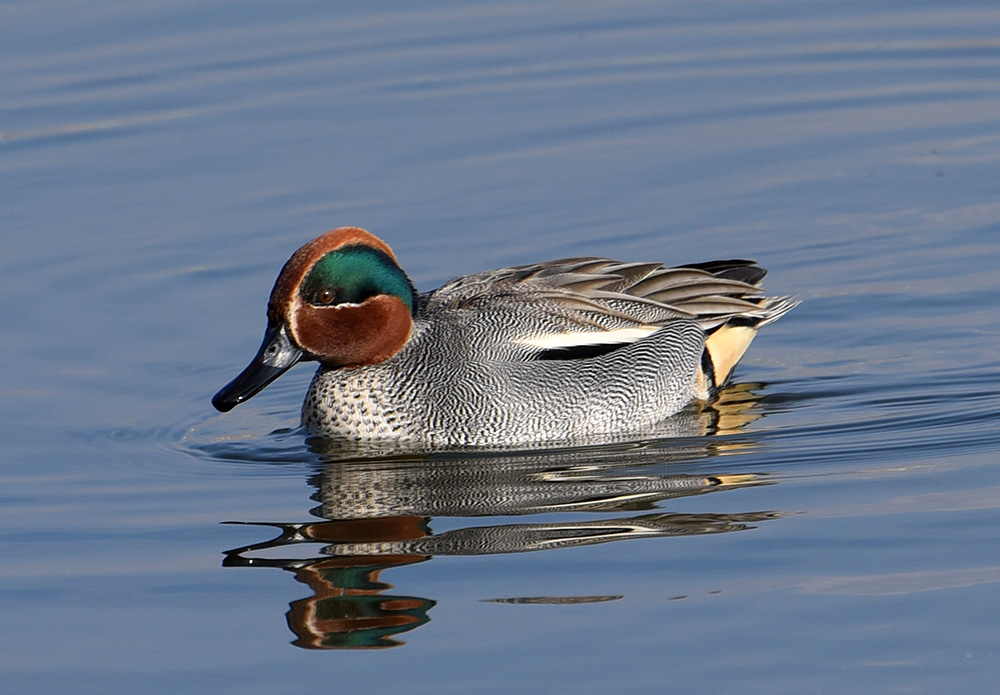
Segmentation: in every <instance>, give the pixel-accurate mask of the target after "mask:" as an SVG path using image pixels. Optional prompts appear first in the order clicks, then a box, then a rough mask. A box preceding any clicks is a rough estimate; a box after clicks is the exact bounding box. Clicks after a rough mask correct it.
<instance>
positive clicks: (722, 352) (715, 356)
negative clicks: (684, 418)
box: [684, 260, 799, 400]
mask: <svg viewBox="0 0 1000 695" xmlns="http://www.w3.org/2000/svg"><path fill="white" fill-rule="evenodd" d="M687 267H692V268H697V269H698V270H703V271H707V272H709V273H711V274H712V275H714V276H715V277H717V278H724V279H727V280H737V281H739V282H743V283H746V284H747V285H753V286H754V287H760V281H761V280H762V279H763V278H764V275H766V274H767V271H766V270H764V269H763V268H761V267H759V266H757V265H756V264H754V263H753V262H752V261H743V260H736V261H712V262H711V263H701V264H697V265H692V266H687ZM699 299H700V300H701V301H702V302H705V300H706V299H708V298H705V297H701V298H699ZM712 299H715V300H721V301H722V302H723V303H722V304H720V306H719V308H708V306H709V305H710V304H711V302H710V301H709V302H705V304H704V305H703V306H705V307H706V308H707V310H702V311H698V312H697V314H698V319H699V322H700V323H701V324H702V328H704V329H705V333H706V335H707V338H706V339H705V349H704V350H703V352H702V356H701V367H700V369H699V372H698V382H697V383H698V391H699V394H698V395H699V397H700V398H703V399H706V400H707V399H710V398H713V397H714V396H715V395H716V394H717V393H718V391H719V389H721V388H722V387H723V386H724V385H725V384H726V382H727V381H729V378H730V377H731V376H732V374H733V369H735V368H736V364H737V363H738V362H739V361H740V358H741V357H743V353H745V352H746V350H747V348H748V347H749V346H750V342H751V341H752V340H753V338H754V336H755V335H757V331H758V330H760V328H761V327H763V326H766V325H767V324H769V323H773V322H774V321H777V320H778V319H779V318H781V317H782V316H784V315H785V314H787V313H788V312H789V311H791V310H792V309H794V308H795V307H796V306H797V305H798V304H799V300H798V299H796V298H795V297H766V296H764V295H763V294H756V295H755V294H752V293H742V294H735V293H734V294H731V295H729V296H726V295H722V297H719V296H716V297H713V298H712ZM734 300H737V301H739V302H740V303H742V304H743V307H742V308H741V309H740V310H737V311H733V308H734V307H733V306H732V304H733V303H734ZM726 303H728V304H729V306H728V307H727V306H726ZM684 308H688V307H684ZM726 308H728V311H726V310H725V309H726Z"/></svg>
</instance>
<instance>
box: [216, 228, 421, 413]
mask: <svg viewBox="0 0 1000 695" xmlns="http://www.w3.org/2000/svg"><path fill="white" fill-rule="evenodd" d="M415 306H416V291H415V290H414V288H413V284H412V283H411V282H410V280H409V278H407V277H406V274H405V273H404V272H403V271H402V270H401V269H400V267H399V265H398V264H397V263H396V257H395V256H394V255H393V253H392V249H390V248H389V246H388V245H387V244H386V243H385V242H383V241H382V240H381V239H379V238H377V237H376V236H374V235H373V234H370V233H368V232H366V231H365V230H363V229H358V228H357V227H341V228H340V229H334V230H333V231H331V232H327V233H326V234H323V235H322V236H320V237H317V238H316V239H313V240H312V241H310V242H309V243H308V244H306V245H305V246H303V247H302V248H300V249H299V250H298V251H296V252H295V253H294V254H292V257H291V258H289V259H288V262H287V263H285V267H284V268H282V269H281V273H280V274H279V275H278V279H277V280H276V281H275V283H274V289H272V290H271V299H270V301H268V304H267V331H266V332H265V333H264V342H263V343H262V344H261V346H260V350H258V351H257V355H256V357H254V358H253V361H252V362H251V363H250V364H249V365H248V366H247V368H246V369H244V370H243V372H242V373H240V375H239V376H238V377H236V378H235V379H233V380H232V381H231V382H229V383H228V384H227V385H226V386H225V387H223V389H222V390H221V391H219V392H218V393H217V394H215V397H214V398H212V405H214V406H215V407H216V408H217V409H218V410H221V411H223V412H225V411H227V410H231V409H232V408H233V407H234V406H236V405H238V404H239V403H242V402H243V401H245V400H248V399H250V398H252V397H253V396H254V395H256V394H257V393H259V392H260V391H261V390H262V389H263V388H264V387H265V386H267V385H268V384H270V383H271V382H272V381H274V380H275V379H277V378H278V377H279V376H281V375H282V374H283V373H284V372H285V371H287V370H288V369H289V368H291V367H292V365H294V364H295V363H296V362H298V361H299V360H318V361H319V362H321V363H323V364H324V365H328V366H331V367H357V366H361V365H365V364H376V363H378V362H382V361H383V360H386V359H388V358H389V357H392V356H393V355H394V354H396V353H397V352H399V350H400V349H402V347H403V346H404V345H405V344H406V341H407V340H409V338H410V332H411V330H412V329H413V311H414V307H415Z"/></svg>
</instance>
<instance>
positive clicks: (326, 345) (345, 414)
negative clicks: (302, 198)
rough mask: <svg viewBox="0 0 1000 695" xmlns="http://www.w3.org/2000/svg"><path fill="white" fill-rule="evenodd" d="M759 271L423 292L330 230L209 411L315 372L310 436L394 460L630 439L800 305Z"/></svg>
mask: <svg viewBox="0 0 1000 695" xmlns="http://www.w3.org/2000/svg"><path fill="white" fill-rule="evenodd" d="M766 273H767V271H766V270H764V269H763V268H761V267H760V266H758V265H757V263H756V262H754V261H749V260H719V261H710V262H707V263H694V264H689V265H680V266H676V267H667V266H665V265H664V264H662V263H657V262H621V261H615V260H611V259H608V258H597V257H579V258H564V259H560V260H552V261H545V262H541V263H533V264H529V265H518V266H513V267H508V268H500V269H497V270H491V271H487V272H482V273H477V274H473V275H465V276H462V277H458V278H455V279H454V280H451V281H450V282H447V283H446V284H444V285H443V286H441V287H440V288H438V289H436V290H432V291H429V292H418V291H417V290H416V288H415V287H414V284H413V283H412V282H411V280H410V279H409V277H408V276H407V274H406V273H405V272H404V271H403V269H402V268H401V267H400V264H399V262H398V261H397V259H396V256H395V254H394V253H393V251H392V249H391V248H390V247H389V245H388V244H386V243H385V242H384V241H382V240H381V239H379V238H378V237H376V236H375V235H374V234H372V233H370V232H368V231H366V230H364V229H361V228H358V227H341V228H338V229H334V230H332V231H329V232H326V233H325V234H322V235H321V236H319V237H317V238H315V239H313V240H312V241H310V242H308V243H307V244H305V245H304V246H302V247H301V248H299V249H298V250H297V251H296V252H295V253H294V254H292V256H291V258H289V260H288V262H286V263H285V265H284V267H283V268H282V269H281V272H280V273H279V274H278V278H277V280H276V281H275V283H274V287H273V289H272V291H271V295H270V299H269V301H268V304H267V328H266V330H265V333H264V339H263V342H262V343H261V345H260V348H259V350H258V351H257V354H256V355H255V357H254V358H253V360H252V361H251V362H250V364H249V365H248V366H247V367H246V369H244V370H243V371H242V372H241V373H240V374H239V375H238V376H237V377H236V378H235V379H233V380H232V381H231V382H229V383H228V384H227V385H226V386H224V387H223V388H222V389H221V390H220V391H219V392H218V393H216V394H215V396H214V397H213V399H212V404H213V405H214V406H215V408H216V409H217V410H219V411H221V412H226V411H229V410H231V409H232V408H233V407H235V406H236V405H237V404H239V403H242V402H243V401H246V400H248V399H250V398H252V397H253V396H254V395H256V394H257V393H259V392H260V391H261V390H263V389H264V388H265V387H266V386H267V385H268V384H270V383H271V382H273V381H274V380H275V379H277V378H278V377H279V376H281V375H282V374H283V373H285V372H286V371H288V370H289V369H290V368H291V367H293V366H294V365H295V364H297V363H298V362H300V361H316V362H318V363H319V367H318V369H317V371H316V373H315V375H314V377H313V379H312V382H311V383H310V385H309V389H308V392H307V394H306V397H305V400H304V402H303V405H302V413H301V423H302V425H303V427H304V428H305V429H306V430H307V431H308V432H309V433H310V434H311V435H314V436H316V437H321V438H328V439H332V440H337V441H341V442H347V443H351V444H357V445H358V446H364V445H365V444H370V445H375V444H377V445H380V446H386V445H388V446H390V447H397V448H399V449H400V450H408V449H418V450H437V449H449V448H470V447H471V448H508V447H519V446H520V447H523V446H534V445H540V444H559V443H573V442H580V441H587V440H588V439H592V438H595V437H596V438H600V437H602V436H604V437H606V436H613V437H621V436H626V435H627V436H639V437H641V436H642V434H643V432H645V431H650V430H651V429H653V428H655V426H656V425H657V424H658V423H661V422H663V421H665V420H668V419H669V418H670V417H671V416H674V415H676V414H678V413H679V412H680V411H682V410H684V409H685V408H688V407H689V406H691V405H692V404H697V403H699V402H710V401H711V400H712V399H713V398H715V397H716V395H717V394H718V393H719V390H720V389H721V388H722V387H723V386H724V385H725V384H726V383H727V382H728V381H729V379H730V377H731V376H732V374H733V370H734V368H735V367H736V364H737V362H738V361H739V360H740V358H741V357H742V356H743V354H744V353H745V351H746V350H747V348H748V347H749V345H750V342H751V340H753V338H754V336H755V335H756V333H757V331H758V330H759V329H760V328H762V327H764V326H766V325H768V324H769V323H772V322H774V321H776V320H777V319H779V318H781V317H782V316H784V315H785V314H786V313H787V312H789V311H790V310H791V309H792V308H794V307H795V306H796V305H797V304H798V303H799V302H798V300H797V299H796V298H794V297H791V296H774V297H769V296H766V295H765V294H764V293H763V291H762V289H761V287H760V281H761V280H762V279H763V277H764V276H765V275H766Z"/></svg>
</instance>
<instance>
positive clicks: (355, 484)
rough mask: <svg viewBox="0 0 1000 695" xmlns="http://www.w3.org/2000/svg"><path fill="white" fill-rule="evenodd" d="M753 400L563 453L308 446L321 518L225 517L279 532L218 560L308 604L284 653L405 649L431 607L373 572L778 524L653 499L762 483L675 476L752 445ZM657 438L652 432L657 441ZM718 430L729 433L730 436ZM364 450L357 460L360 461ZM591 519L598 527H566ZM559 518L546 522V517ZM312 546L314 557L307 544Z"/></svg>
mask: <svg viewBox="0 0 1000 695" xmlns="http://www.w3.org/2000/svg"><path fill="white" fill-rule="evenodd" d="M757 401H758V397H757V396H756V395H755V394H754V392H753V390H752V389H751V388H750V387H748V386H747V385H739V386H734V387H732V388H730V389H728V390H727V391H726V392H724V394H723V396H722V398H720V400H719V401H718V402H717V403H715V404H713V405H712V406H711V407H708V408H705V409H703V410H700V411H689V412H686V413H684V414H682V415H680V416H679V417H675V418H672V419H671V421H670V422H669V423H665V429H664V430H663V432H669V435H666V434H664V435H663V436H662V437H660V438H657V439H653V440H647V441H644V442H632V443H628V444H625V443H618V444H611V445H607V444H605V445H601V446H589V447H578V448H574V449H562V450H541V451H517V452H513V451H510V452H494V453H474V452H468V453H462V452H451V453H441V454H431V455H422V456H396V457H394V458H384V457H383V458H358V457H356V456H355V457H353V458H345V457H344V451H343V449H342V448H340V447H338V446H337V445H336V444H334V443H331V442H324V441H322V440H319V441H311V442H310V446H311V448H312V449H313V451H314V452H315V453H316V454H317V455H319V456H320V457H321V458H322V459H323V463H322V464H321V465H320V466H319V469H318V471H317V472H315V473H314V474H313V475H312V477H311V478H310V480H309V482H310V485H311V486H312V487H313V488H314V489H315V492H314V494H313V495H312V496H311V499H312V500H313V501H314V502H318V503H319V504H318V506H315V507H314V508H313V509H311V510H310V513H311V514H312V515H313V516H314V517H317V518H319V519H322V521H314V522H306V523H297V522H245V521H240V522H228V523H237V524H244V525H254V526H263V527H268V528H273V529H277V531H278V535H277V536H276V537H273V538H271V539H270V540H266V541H263V542H259V543H253V544H250V545H246V546H243V547H240V548H234V549H231V550H227V551H225V552H224V555H225V560H224V562H223V564H224V566H226V567H277V568H281V569H284V570H287V571H290V572H292V573H294V575H295V578H296V579H297V580H298V581H299V582H301V583H303V584H305V585H306V586H308V587H309V588H310V589H311V590H312V592H313V593H312V595H310V596H308V597H306V598H303V599H299V600H297V601H294V602H293V603H292V604H291V607H290V610H289V611H288V613H287V620H288V625H289V628H290V629H291V630H292V632H293V633H294V634H295V635H296V637H297V639H296V640H295V641H294V642H293V643H294V644H295V645H297V646H299V647H303V648H309V649H345V648H347V649H362V648H381V647H392V646H398V645H400V644H402V642H400V641H399V639H398V637H399V635H400V634H401V633H404V632H407V631H409V630H413V629H415V628H417V627H419V626H421V625H423V624H424V623H426V622H427V621H428V620H429V619H430V618H429V615H428V614H429V611H430V609H431V608H433V607H434V606H435V605H436V601H435V600H433V599H431V598H424V597H418V596H409V595H404V594H399V593H390V592H392V591H393V588H394V587H393V586H392V585H391V584H387V583H385V582H384V581H382V580H381V578H380V577H381V573H382V572H383V571H384V570H387V569H390V568H394V567H401V566H406V565H411V564H416V563H421V562H426V561H429V560H431V559H432V558H434V557H435V556H474V555H489V554H502V553H526V552H534V551H541V550H553V549H557V548H569V547H576V546H584V545H592V544H598V543H608V542H611V541H622V540H635V539H643V538H664V537H671V536H695V535H704V534H718V533H729V532H732V531H743V530H748V529H752V528H754V527H755V526H754V525H755V524H757V523H759V522H762V521H766V520H770V519H774V518H777V517H778V516H780V514H779V513H777V512H774V511H766V510H765V511H750V512H737V513H704V514H698V513H672V512H664V511H659V507H660V505H661V503H663V502H665V501H668V500H675V499H678V498H682V497H691V496H696V495H704V494H708V493H714V492H720V491H726V490H735V489H739V488H743V487H747V486H753V485H761V484H765V483H767V480H766V479H765V478H764V477H763V476H761V475H758V474H749V473H747V474H711V473H708V474H706V473H705V472H704V471H703V468H704V467H703V465H699V471H698V472H697V473H681V472H678V468H679V467H680V466H682V465H683V464H684V463H688V464H690V463H693V462H699V461H703V460H705V459H709V458H712V457H716V456H720V455H723V454H726V453H734V452H737V451H743V450H746V449H750V448H753V447H754V446H755V444H754V442H753V441H752V440H750V439H749V438H748V437H747V436H746V435H738V436H736V435H737V433H738V432H739V431H740V430H741V428H742V427H743V426H744V425H746V424H747V423H749V422H752V421H753V420H755V419H756V418H757V417H759V416H760V415H759V413H758V412H757V409H756V405H757ZM660 434H662V433H660ZM727 435H728V436H727ZM366 453H368V452H366ZM579 512H600V513H604V514H608V515H610V517H609V518H600V519H597V520H594V519H587V520H575V519H574V520H569V521H567V520H565V517H564V516H563V515H567V514H569V515H572V514H574V513H579ZM557 514H558V515H560V516H558V517H555V515H557ZM529 515H549V517H548V518H546V520H545V521H540V522H528V523H511V522H509V521H506V520H505V523H485V524H482V523H475V524H469V525H465V526H462V527H460V528H454V529H451V530H448V531H444V532H442V533H437V534H436V533H434V532H433V531H432V530H431V524H432V521H433V519H434V518H435V517H437V518H444V517H450V518H476V519H477V520H481V519H483V518H489V517H518V516H529ZM317 544H318V545H320V546H321V547H320V548H319V550H316V547H315V546H316V545H317ZM618 598H621V597H619V596H533V597H505V598H490V599H486V600H489V601H496V602H508V603H559V604H570V603H592V602H599V601H609V600H616V599H618Z"/></svg>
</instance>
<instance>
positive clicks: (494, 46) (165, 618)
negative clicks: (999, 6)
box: [0, 1, 1000, 693]
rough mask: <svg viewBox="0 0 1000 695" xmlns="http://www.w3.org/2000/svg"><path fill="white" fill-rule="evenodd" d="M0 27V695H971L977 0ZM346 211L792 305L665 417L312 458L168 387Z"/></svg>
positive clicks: (177, 386)
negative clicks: (738, 283)
mask: <svg viewBox="0 0 1000 695" xmlns="http://www.w3.org/2000/svg"><path fill="white" fill-rule="evenodd" d="M0 13H2V17H3V21H2V22H0V45H2V46H3V47H4V48H3V55H4V60H3V61H2V63H0V96H2V99H0V132H2V134H0V181H2V185H0V210H2V213H0V214H2V236H0V238H2V241H3V243H2V249H3V254H2V256H0V269H2V272H0V278H2V279H0V285H2V292H0V317H2V319H3V326H4V330H3V331H2V332H0V341H2V342H0V355H2V358H0V360H2V373H3V375H4V376H3V378H2V380H0V393H2V395H3V397H2V399H0V442H2V464H0V518H2V522H0V524H2V525H0V529H2V531H0V548H2V556H3V558H4V561H3V563H2V567H0V611H2V616H3V624H4V629H3V631H2V634H0V669H2V672H3V673H4V682H5V684H8V686H7V687H9V688H11V691H12V692H19V693H20V692H23V693H33V692H48V691H51V690H53V689H55V688H72V689H73V690H74V691H75V692H79V693H89V692H95V693H96V692H100V693H106V692H126V691H127V692H130V693H144V692H163V691H174V690H179V689H181V688H184V689H187V690H191V691H208V690H211V691H213V692H232V691H237V690H238V691H240V692H242V693H248V692H268V693H270V692H274V691H275V690H278V689H285V690H296V691H297V690H303V689H305V688H307V687H314V688H323V689H334V690H358V689H360V688H365V689H368V690H377V691H386V690H388V691H398V692H417V693H423V692H462V693H464V692H511V691H515V690H521V691H524V692H551V691H569V690H572V691H574V692H580V693H596V692H605V691H608V690H614V691H616V692H662V691H663V690H665V689H671V690H677V691H696V692H700V691H704V692H720V691H723V692H724V691H731V690H734V689H736V688H738V689H739V690H740V691H741V692H749V693H757V692H759V693H776V692H777V693H785V692H788V693H793V692H794V693H800V692H873V693H875V692H899V691H905V692H918V693H920V692H927V693H931V692H941V691H945V690H947V691H956V692H958V691H961V692H970V693H972V692H983V693H986V692H994V691H995V690H996V685H997V682H998V680H1000V679H998V674H1000V643H998V630H997V625H998V624H1000V621H998V617H1000V616H998V615H997V607H996V606H997V602H996V590H997V582H998V581H1000V558H998V555H997V552H996V550H995V549H994V547H995V545H996V541H995V539H996V537H997V535H998V531H1000V514H998V504H997V499H1000V494H998V493H1000V475H998V474H997V472H996V464H997V458H998V451H1000V434H998V429H1000V428H998V427H997V423H998V416H1000V397H998V396H1000V370H998V365H1000V360H998V357H997V349H996V345H997V335H998V329H1000V319H998V312H997V308H996V299H995V293H996V288H997V286H998V274H997V270H996V269H997V265H998V261H1000V244H998V242H997V239H998V238H1000V237H998V234H1000V201H998V193H1000V186H998V184H997V182H998V181H1000V80H998V77H997V76H998V75H1000V72H998V68H1000V38H998V37H1000V12H998V11H997V10H996V9H995V8H994V7H993V6H992V5H991V3H986V2H969V3H961V4H955V3H950V4H948V5H947V6H941V5H939V4H937V3H905V4H895V5H892V6H885V7H882V6H879V5H872V4H867V3H846V2H842V3H835V2H823V3H790V2H764V3H758V4H754V5H738V4H737V5H728V4H714V3H680V4H678V3H667V4H664V3H643V2H630V3H616V4H614V5H606V4H602V3H595V4H582V5H581V4H580V3H562V2H552V3H544V4H537V3H525V4H510V3H489V2H482V3H475V4H473V3H447V2H441V3H431V4H424V5H422V6H419V7H418V6H412V7H395V8H389V9H386V10H381V9H376V8H372V7H371V6H370V5H368V4H364V3H357V4H348V3H337V4H336V5H330V4H327V3H309V2H302V3H294V4H287V3H286V4H274V5H267V4H242V3H240V4H233V3H189V2H172V3H163V2H148V3H143V4H142V5H141V6H133V5H122V4H116V3H111V2H92V3H87V4H86V6H84V5H80V4H75V3H67V2H59V1H56V2H50V3H21V2H8V3H6V4H5V5H4V6H3V8H2V9H0ZM347 224H357V225H361V226H364V227H366V228H369V229H371V230H372V231H374V232H375V233H377V234H379V235H380V236H382V237H383V238H385V239H386V240H387V241H388V242H389V243H390V244H391V245H392V246H393V248H394V249H395V251H396V253H397V255H398V257H399V258H400V260H401V262H402V263H403V265H404V267H405V268H406V269H407V271H408V272H409V273H410V274H411V277H412V278H413V279H414V281H415V282H416V283H417V285H418V287H420V288H422V289H429V288H432V287H435V286H437V284H440V283H441V282H443V281H444V280H446V279H448V278H450V277H452V276H454V275H456V274H460V273H466V272H474V271H477V270H483V269H487V268H492V267H498V266H501V265H508V264H513V263H524V262H531V261H535V260H542V259H546V258H553V257H559V256H570V255H581V254H586V255H598V254H600V255H609V256H612V257H618V258H622V259H628V260H664V261H668V262H671V263H685V262H693V261H701V260H708V259H710V258H714V257H720V256H721V257H751V258H756V259H758V260H759V261H760V262H761V264H762V265H764V266H765V267H767V268H769V269H770V271H771V275H770V276H769V278H768V280H767V283H766V286H767V288H768V290H769V291H770V292H772V293H775V294H797V295H799V296H800V297H801V298H802V300H803V303H802V305H801V306H799V307H798V308H796V309H795V310H794V311H793V312H792V313H791V314H789V315H788V316H787V317H785V318H783V319H782V320H781V321H779V322H778V323H776V324H774V325H773V326H769V327H767V328H766V329H765V331H763V332H762V333H761V335H760V336H759V337H758V338H757V340H756V341H755V342H754V345H753V346H752V347H751V350H750V352H749V353H748V354H747V356H746V357H745V359H744V360H743V362H742V363H741V366H740V367H739V369H738V370H737V372H736V382H737V386H736V387H734V389H733V390H731V391H729V392H727V394H726V401H725V402H724V403H722V404H720V405H719V406H718V407H717V408H716V410H715V411H714V412H711V413H705V414H703V415H700V416H697V417H694V416H693V417H691V418H690V419H689V420H688V421H686V422H685V423H683V426H682V427H681V428H680V429H679V430H678V432H676V436H674V437H670V438H666V439H657V440H649V441H643V442H637V443H634V444H633V445H628V446H626V445H618V446H601V447H593V448H582V449H577V450H571V451H549V452H544V451H525V452H512V453H510V454H508V455H504V456H491V457H483V456H475V455H458V454H451V455H439V456H433V457H429V458H406V457H389V458H387V459H382V460H374V461H372V460H368V461H359V460H343V458H342V457H338V456H336V455H331V454H330V453H328V452H327V453H324V452H323V451H321V450H318V449H317V448H316V447H315V446H311V445H310V443H309V442H308V441H307V438H306V437H305V435H304V433H302V432H301V431H299V430H298V429H296V425H297V417H298V406H299V403H300V401H301V398H302V395H303V394H304V391H305V386H306V384H307V383H308V379H309V377H310V370H309V369H308V368H307V367H305V366H300V367H297V368H296V369H295V370H293V372H292V373H290V374H288V375H286V376H284V377H282V379H281V380H280V381H278V382H276V383H275V384H274V385H272V386H271V387H269V388H268V389H267V391H265V392H264V393H262V394H260V395H259V396H257V397H256V398H255V399H254V400H253V401H252V402H250V403H249V404H246V405H243V406H240V407H239V408H237V409H236V410H234V411H233V412H231V413H228V414H225V415H218V414H216V413H214V411H212V410H211V408H210V405H209V399H210V397H211V395H212V394H213V393H214V392H215V390H217V389H218V388H219V387H220V386H221V385H222V384H224V383H226V381H228V380H229V379H230V378H231V377H232V376H233V375H235V373H236V371H237V370H238V369H240V368H242V366H243V364H244V363H245V361H246V360H247V359H248V358H249V357H250V355H251V354H252V352H253V350H254V349H255V348H256V346H257V344H258V341H259V339H260V334H261V331H262V330H263V310H264V304H265V301H266V298H267V294H268V292H269V290H270V286H271V283H272V282H273V279H274V276H275V274H276V273H277V271H278V269H279V268H280V266H281V264H282V263H283V262H284V260H285V259H286V258H287V256H288V255H289V254H290V253H291V252H292V251H293V250H294V249H295V248H296V247H298V246H299V245H300V244H301V243H303V242H304V241H306V240H308V239H309V238H311V237H312V236H314V235H315V234H317V233H319V232H322V231H324V230H326V229H329V228H331V227H335V226H340V225H347ZM224 522H236V523H224ZM392 645H396V646H392ZM319 647H326V648H319ZM349 647H355V648H353V649H352V648H349ZM360 647H375V648H372V649H360Z"/></svg>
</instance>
